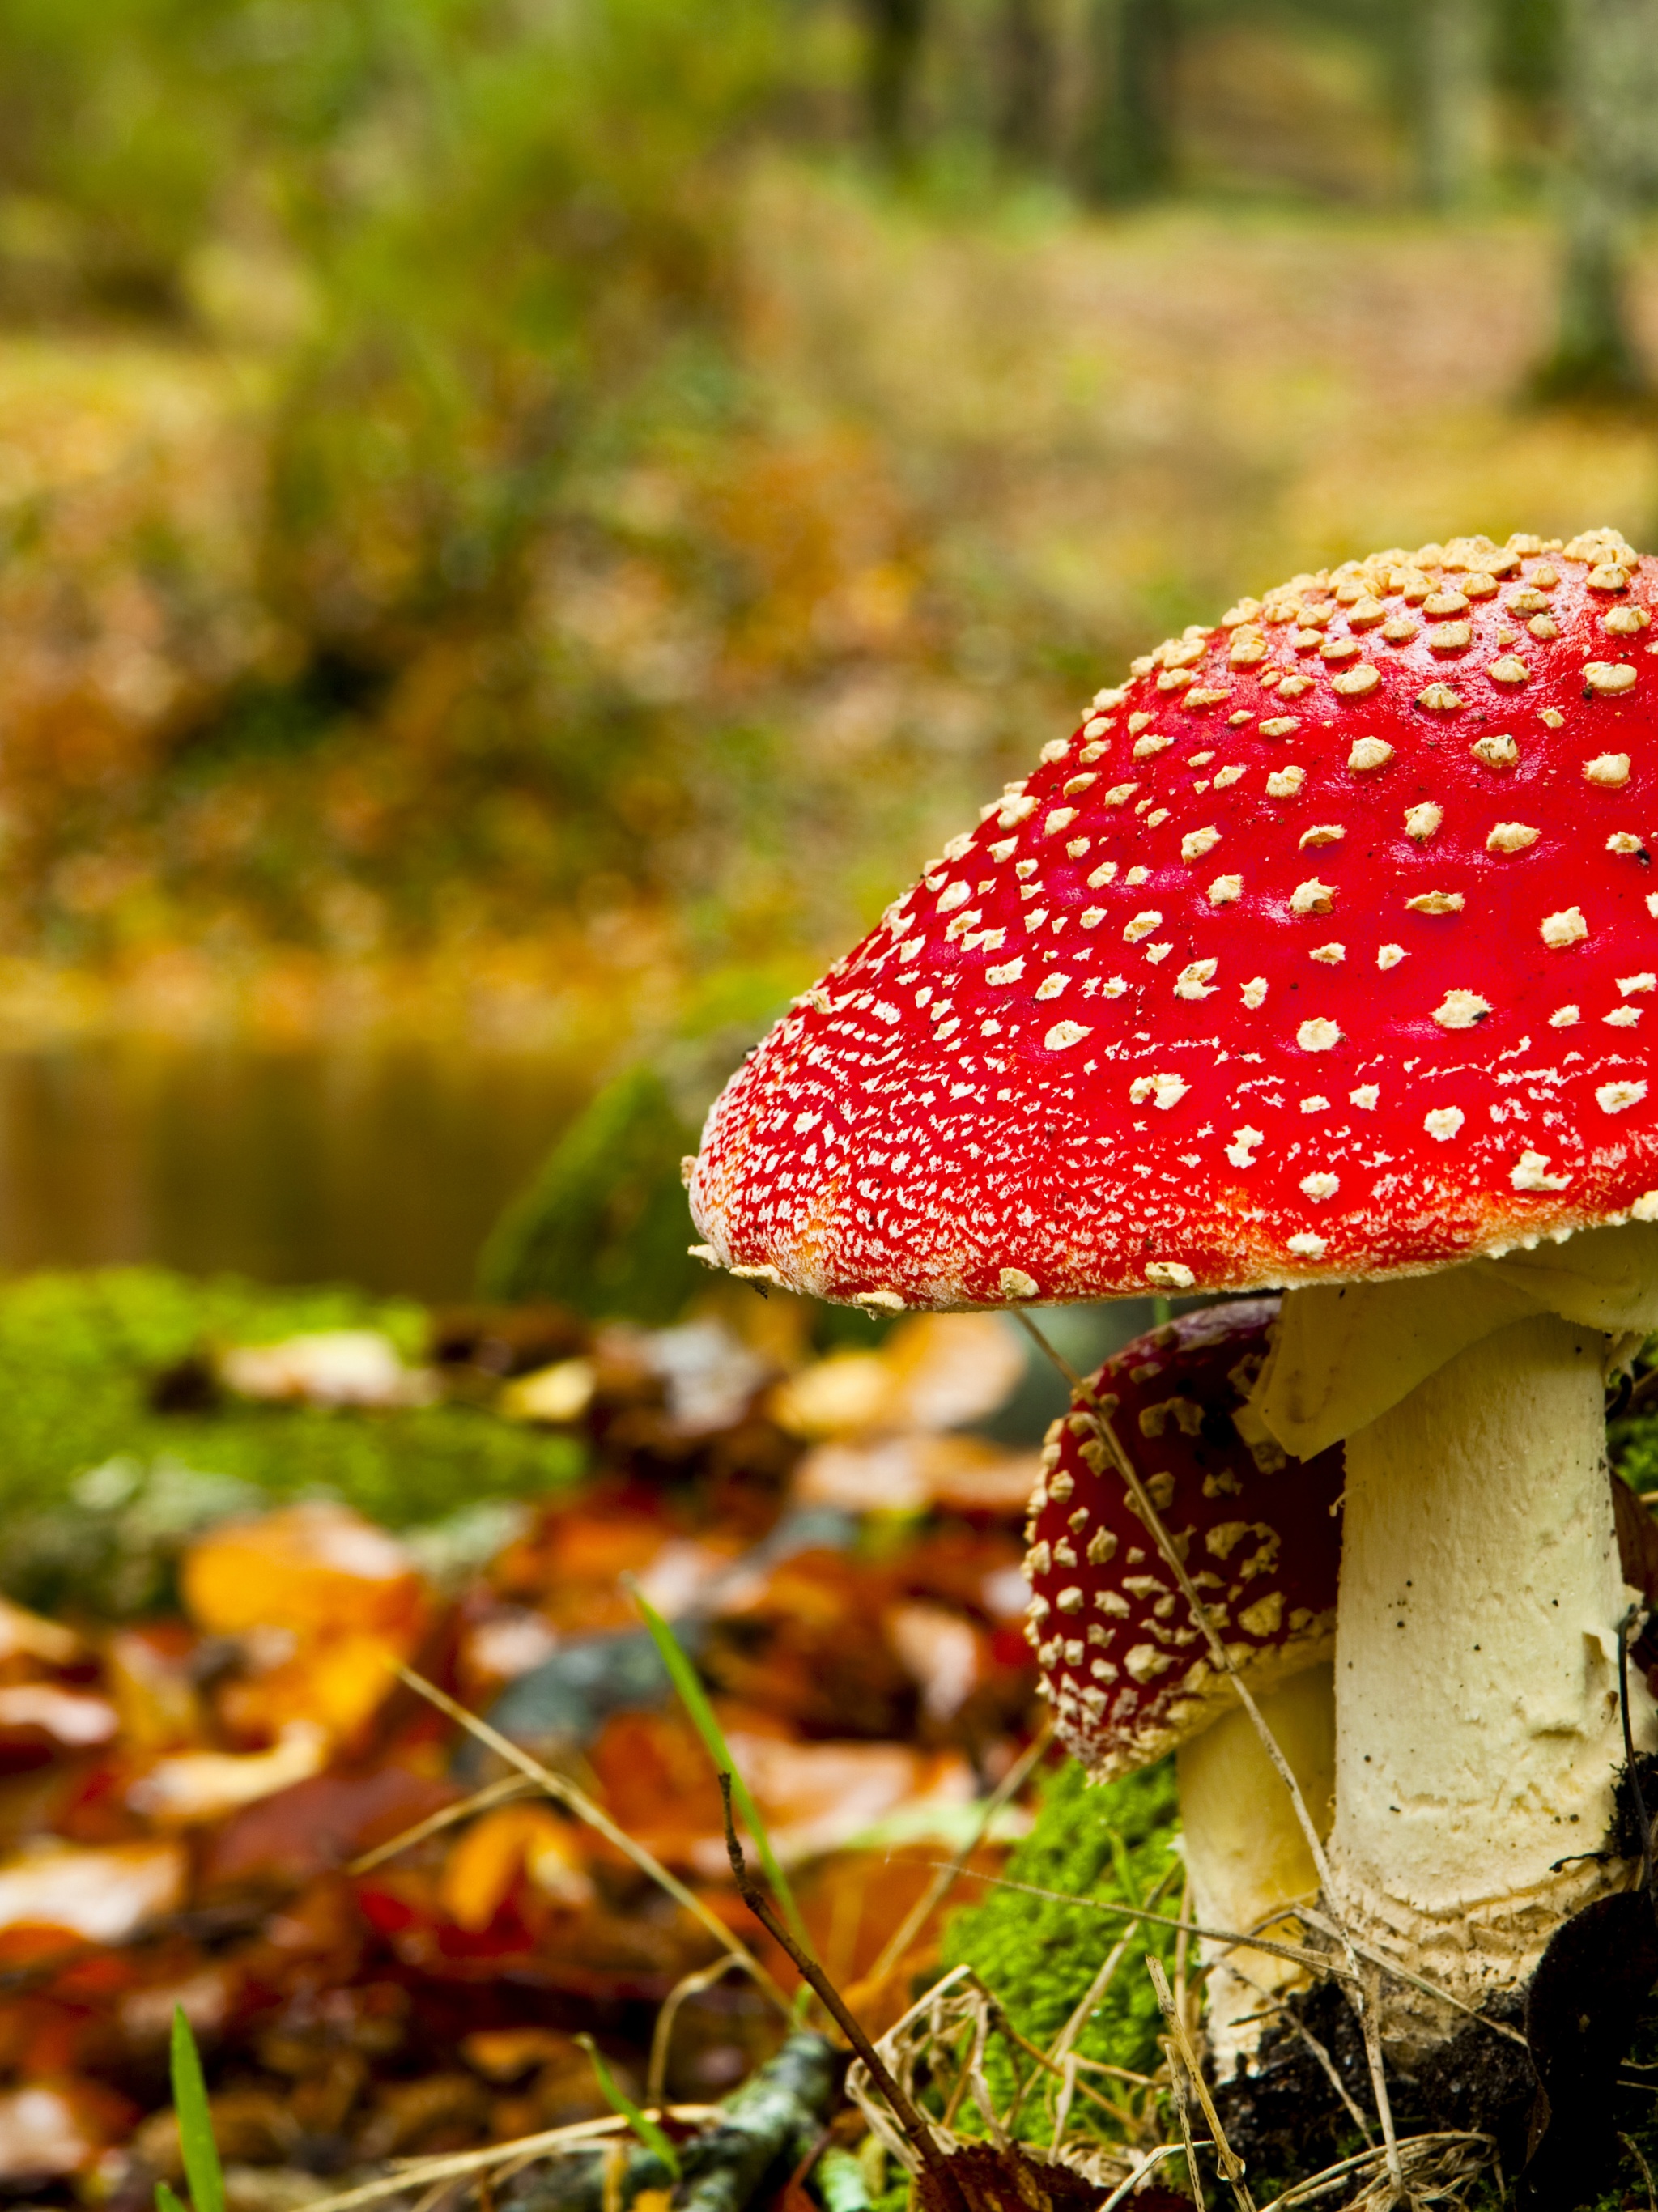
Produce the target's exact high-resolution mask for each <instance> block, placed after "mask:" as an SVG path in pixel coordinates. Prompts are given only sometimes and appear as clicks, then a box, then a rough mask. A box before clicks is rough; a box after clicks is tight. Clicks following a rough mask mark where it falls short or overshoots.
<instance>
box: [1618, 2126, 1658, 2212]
mask: <svg viewBox="0 0 1658 2212" xmlns="http://www.w3.org/2000/svg"><path fill="white" fill-rule="evenodd" d="M1618 2140H1619V2142H1620V2143H1622V2145H1623V2146H1624V2148H1625V2150H1626V2151H1627V2152H1628V2153H1629V2154H1630V2156H1631V2158H1632V2159H1633V2160H1635V2163H1636V2164H1637V2166H1639V2167H1640V2169H1641V2179H1642V2180H1643V2181H1644V2182H1645V2183H1646V2185H1647V2212H1658V2197H1655V2196H1654V2194H1653V2189H1652V2168H1651V2167H1650V2166H1649V2165H1648V2164H1647V2162H1646V2160H1645V2159H1644V2158H1643V2157H1642V2155H1641V2146H1640V2144H1639V2143H1637V2142H1636V2141H1635V2139H1634V2137H1633V2136H1625V2135H1620V2136H1619V2138H1618Z"/></svg>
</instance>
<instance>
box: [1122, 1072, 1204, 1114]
mask: <svg viewBox="0 0 1658 2212" xmlns="http://www.w3.org/2000/svg"><path fill="white" fill-rule="evenodd" d="M1191 1088H1192V1086H1191V1085H1190V1084H1189V1083H1187V1081H1186V1079H1185V1078H1184V1077H1183V1076H1179V1075H1137V1076H1136V1077H1135V1078H1134V1080H1133V1082H1132V1083H1131V1084H1130V1085H1129V1086H1128V1096H1129V1099H1130V1101H1131V1102H1132V1103H1133V1104H1134V1105H1136V1106H1144V1105H1145V1102H1146V1100H1147V1099H1148V1098H1149V1099H1151V1101H1152V1102H1153V1103H1154V1104H1156V1105H1157V1106H1160V1107H1161V1108H1162V1109H1163V1112H1164V1113H1165V1114H1166V1113H1167V1112H1168V1111H1169V1108H1170V1107H1171V1106H1178V1105H1179V1103H1180V1102H1181V1099H1182V1098H1184V1097H1185V1096H1186V1094H1187V1091H1189V1090H1190V1089H1191Z"/></svg>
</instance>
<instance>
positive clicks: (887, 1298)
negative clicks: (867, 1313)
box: [852, 1291, 906, 1313]
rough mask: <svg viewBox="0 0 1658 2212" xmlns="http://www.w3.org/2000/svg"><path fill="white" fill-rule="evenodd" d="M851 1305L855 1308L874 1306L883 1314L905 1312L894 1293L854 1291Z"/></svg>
mask: <svg viewBox="0 0 1658 2212" xmlns="http://www.w3.org/2000/svg"><path fill="white" fill-rule="evenodd" d="M852 1303H853V1305H855V1306H876V1307H878V1308H879V1310H881V1312H883V1313H902V1312H904V1311H905V1310H906V1309H905V1306H904V1301H903V1299H902V1297H900V1296H899V1294H898V1292H897V1291H854V1292H853V1299H852Z"/></svg>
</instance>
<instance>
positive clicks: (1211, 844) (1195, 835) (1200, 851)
mask: <svg viewBox="0 0 1658 2212" xmlns="http://www.w3.org/2000/svg"><path fill="white" fill-rule="evenodd" d="M1219 842H1220V832H1219V830H1218V829H1188V830H1187V833H1186V835H1185V836H1183V837H1182V838H1181V841H1180V856H1181V860H1201V859H1202V858H1203V856H1204V854H1206V853H1212V852H1213V851H1214V849H1215V848H1216V846H1217V845H1218V844H1219Z"/></svg>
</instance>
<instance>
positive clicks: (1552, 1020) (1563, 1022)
mask: <svg viewBox="0 0 1658 2212" xmlns="http://www.w3.org/2000/svg"><path fill="white" fill-rule="evenodd" d="M1582 1018H1583V1016H1582V1010H1581V1008H1579V1007H1576V1006H1557V1007H1556V1008H1555V1010H1554V1012H1552V1014H1551V1015H1550V1016H1549V1027H1550V1028H1551V1029H1552V1030H1575V1029H1576V1026H1577V1024H1578V1023H1579V1022H1581V1021H1582Z"/></svg>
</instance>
